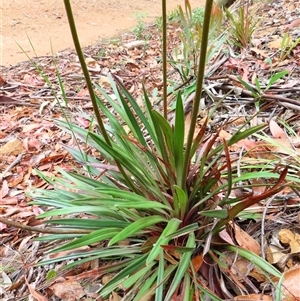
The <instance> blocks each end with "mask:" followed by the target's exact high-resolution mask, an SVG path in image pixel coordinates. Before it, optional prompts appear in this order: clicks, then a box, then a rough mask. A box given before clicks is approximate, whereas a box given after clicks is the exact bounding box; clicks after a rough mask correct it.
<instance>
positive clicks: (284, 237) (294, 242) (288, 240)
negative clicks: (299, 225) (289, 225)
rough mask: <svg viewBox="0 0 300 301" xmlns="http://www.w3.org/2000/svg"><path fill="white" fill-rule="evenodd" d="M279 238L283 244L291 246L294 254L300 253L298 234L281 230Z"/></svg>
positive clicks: (299, 236) (299, 237)
mask: <svg viewBox="0 0 300 301" xmlns="http://www.w3.org/2000/svg"><path fill="white" fill-rule="evenodd" d="M278 238H279V240H280V241H281V243H282V244H285V245H289V246H290V248H291V253H292V254H295V253H298V252H300V235H299V234H298V233H293V232H292V231H291V230H289V229H281V230H280V231H279V232H278Z"/></svg>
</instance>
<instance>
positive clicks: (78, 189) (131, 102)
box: [31, 0, 287, 301]
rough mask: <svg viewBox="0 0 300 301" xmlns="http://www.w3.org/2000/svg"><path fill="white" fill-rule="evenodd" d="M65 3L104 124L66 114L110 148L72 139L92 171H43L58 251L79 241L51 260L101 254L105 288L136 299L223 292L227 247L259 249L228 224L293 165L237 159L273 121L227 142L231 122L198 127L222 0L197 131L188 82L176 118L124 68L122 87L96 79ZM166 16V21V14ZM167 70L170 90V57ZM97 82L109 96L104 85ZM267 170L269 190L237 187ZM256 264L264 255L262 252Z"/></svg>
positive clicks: (87, 137)
mask: <svg viewBox="0 0 300 301" xmlns="http://www.w3.org/2000/svg"><path fill="white" fill-rule="evenodd" d="M164 4H165V3H163V7H165V5H164ZM65 6H66V10H67V13H68V17H69V23H70V27H71V31H72V34H73V39H74V42H75V46H76V50H77V53H78V57H79V60H80V61H81V64H82V69H83V72H84V74H85V76H86V80H87V85H88V87H89V91H90V95H91V99H92V101H93V106H94V112H95V117H96V118H95V120H96V121H97V129H96V130H94V131H92V130H86V129H83V128H81V127H77V126H75V125H72V124H70V123H68V122H63V121H57V122H58V124H59V126H61V127H63V128H64V129H66V130H69V131H70V133H72V134H74V135H75V136H76V139H79V140H81V141H82V142H84V143H86V144H87V145H88V146H89V147H92V148H94V149H96V150H97V151H98V152H99V153H100V154H101V157H100V158H95V157H92V156H90V155H89V154H87V153H84V152H83V151H82V150H78V149H73V148H70V147H68V150H69V152H70V153H71V154H72V155H73V156H74V157H75V158H76V159H77V160H78V161H79V162H80V163H81V164H82V166H83V167H84V168H83V171H82V172H66V171H64V170H62V169H60V170H59V171H60V174H61V176H60V177H55V178H49V177H47V176H45V175H43V174H42V173H40V172H39V175H40V176H41V177H42V178H43V179H45V180H46V181H47V182H48V183H50V184H51V185H52V186H53V190H42V189H37V190H34V191H33V192H32V193H31V196H32V198H33V203H34V204H38V205H43V206H48V208H49V210H48V211H46V212H45V213H43V214H41V215H40V216H39V218H46V219H45V223H46V224H47V225H56V227H57V230H58V232H57V233H58V234H52V235H48V236H44V237H43V238H40V239H41V240H55V241H57V245H58V246H57V247H56V248H55V249H53V250H52V251H51V252H52V253H57V252H65V251H69V252H67V255H62V256H60V257H58V258H54V259H50V260H45V261H43V262H42V263H41V264H49V263H55V262H59V261H62V260H66V261H70V260H71V263H69V264H68V267H72V266H75V265H80V264H83V263H85V262H88V261H92V260H99V262H100V264H101V266H100V268H98V269H97V273H98V274H99V275H105V274H110V275H113V277H111V280H110V281H108V282H107V283H106V284H105V285H104V286H103V287H101V289H100V290H99V294H101V295H102V296H103V297H104V298H107V297H108V296H110V294H112V292H118V293H119V294H120V295H122V296H123V299H124V300H136V301H140V300H157V301H159V300H165V301H168V300H194V299H195V300H199V298H201V300H202V299H203V298H204V296H206V297H210V298H211V299H212V300H221V299H222V298H223V297H224V292H223V291H222V288H221V286H220V282H219V281H217V279H219V277H220V275H221V274H223V275H224V277H225V278H226V277H227V276H226V275H227V274H226V263H225V261H224V260H222V259H220V258H221V257H220V254H221V253H222V249H226V248H227V249H230V250H235V251H236V252H239V253H240V254H241V256H244V257H247V256H248V257H249V258H250V257H251V256H252V257H253V256H254V255H253V254H250V253H249V252H246V251H243V252H242V251H241V250H240V249H239V248H236V247H233V246H228V243H226V242H225V241H222V240H221V242H220V237H219V236H218V233H219V232H220V231H221V230H224V229H226V225H227V224H228V223H229V222H230V221H231V220H232V219H234V218H235V217H236V216H237V215H238V214H239V213H240V212H241V211H243V210H244V209H245V208H247V207H249V206H251V205H252V204H254V203H256V202H259V201H260V200H262V199H265V198H267V197H269V196H272V195H273V194H275V193H277V192H278V191H279V190H280V189H281V188H282V185H283V183H284V181H285V176H286V173H287V171H286V170H285V169H281V170H279V171H277V170H276V171H274V167H273V166H272V165H270V166H268V165H266V164H261V165H260V164H259V163H257V164H252V165H251V166H250V165H249V164H245V165H243V164H242V163H241V164H240V166H239V169H237V164H236V158H233V157H232V156H231V154H230V151H229V147H230V146H232V145H233V144H235V143H236V142H238V141H240V140H241V139H244V138H246V137H248V136H250V135H251V134H253V133H255V132H258V131H259V130H261V129H262V128H263V127H264V125H261V126H256V127H251V128H248V129H246V128H241V129H238V130H237V131H236V133H235V134H234V135H233V136H232V138H231V139H230V140H229V141H227V142H225V141H221V143H220V142H219V143H217V141H220V140H219V132H220V130H221V129H219V130H217V131H216V133H213V134H209V133H208V131H207V122H205V123H204V124H203V126H202V127H201V129H200V130H199V131H197V132H196V133H195V128H196V126H195V125H196V121H197V114H198V108H199V103H200V96H201V93H202V83H203V78H204V70H205V62H206V59H205V57H206V48H207V42H208V31H209V24H210V22H209V21H210V13H211V7H212V1H211V0H207V3H206V8H205V14H204V23H203V34H202V41H201V47H200V49H199V52H200V61H199V70H198V77H197V88H196V96H195V100H194V103H193V110H192V120H191V126H190V128H189V132H188V134H187V137H185V114H184V109H183V108H184V100H183V99H182V97H181V94H180V91H179V93H178V96H177V101H176V111H175V118H174V123H173V124H170V122H169V121H168V120H167V118H166V116H167V111H166V107H167V106H166V98H164V111H163V113H161V112H159V111H157V110H155V109H153V107H152V105H151V102H150V100H149V98H148V95H147V92H146V91H144V94H143V95H144V104H145V107H144V110H142V109H141V108H140V106H139V104H138V103H137V101H136V100H135V99H134V97H133V96H132V95H131V94H130V93H129V92H128V91H127V90H126V88H125V87H124V86H123V85H122V83H121V82H120V81H119V80H118V79H117V78H113V77H111V85H112V89H113V91H114V95H113V96H112V95H108V94H107V93H106V92H105V91H103V90H102V89H101V88H100V87H98V86H94V87H93V85H92V83H91V81H90V78H89V74H88V71H87V68H86V65H85V63H84V58H83V54H82V51H81V48H80V45H79V42H78V38H77V34H76V29H75V23H74V20H73V16H72V12H71V7H70V4H69V1H68V0H65ZM163 20H164V21H166V16H165V14H163ZM163 23H164V30H163V32H164V38H163V40H164V46H165V43H166V24H165V22H163ZM165 49H166V47H164V54H163V56H164V61H165V62H166V51H165ZM163 74H164V79H165V80H164V89H165V90H166V64H164V70H163ZM94 88H95V89H97V90H98V92H99V91H100V92H101V94H102V96H103V97H104V100H101V98H99V97H98V96H97V95H96V94H99V93H94ZM164 95H166V94H164ZM107 104H109V106H108V105H107ZM116 115H117V117H116ZM103 116H104V117H105V120H107V122H106V123H105V124H104V122H103V120H102V118H104V117H103ZM125 129H126V130H125ZM241 171H242V172H241ZM258 177H264V178H269V179H270V181H269V182H270V183H271V184H270V187H269V188H267V189H266V191H265V192H264V193H262V194H260V195H255V196H254V195H253V194H252V193H251V191H250V192H245V193H242V194H240V195H239V196H238V197H237V196H235V197H233V196H234V195H235V194H233V193H232V192H233V191H234V189H236V188H238V189H239V190H242V189H243V188H247V189H248V190H249V182H251V180H252V179H256V178H258ZM245 191H247V190H245ZM59 230H63V231H61V232H60V231H59ZM64 231H65V232H64ZM215 238H218V239H217V240H215ZM66 240H67V242H66ZM216 241H217V242H216ZM83 247H85V248H83ZM70 250H74V251H73V252H70ZM252 257H251V258H252ZM256 264H258V265H260V264H261V265H262V262H261V261H259V259H257V260H256ZM264 264H265V266H264V268H265V270H267V271H268V272H269V273H270V274H272V275H275V276H278V277H280V273H279V272H278V271H277V270H276V269H275V268H273V267H272V266H270V265H268V264H267V263H264ZM200 275H201V277H199V276H200Z"/></svg>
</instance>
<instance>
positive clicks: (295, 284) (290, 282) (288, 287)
mask: <svg viewBox="0 0 300 301" xmlns="http://www.w3.org/2000/svg"><path fill="white" fill-rule="evenodd" d="M283 277H284V278H283V282H282V287H281V290H282V291H281V297H282V298H283V300H284V301H299V298H300V286H299V279H300V267H298V268H296V269H291V270H288V271H286V272H284V273H283Z"/></svg>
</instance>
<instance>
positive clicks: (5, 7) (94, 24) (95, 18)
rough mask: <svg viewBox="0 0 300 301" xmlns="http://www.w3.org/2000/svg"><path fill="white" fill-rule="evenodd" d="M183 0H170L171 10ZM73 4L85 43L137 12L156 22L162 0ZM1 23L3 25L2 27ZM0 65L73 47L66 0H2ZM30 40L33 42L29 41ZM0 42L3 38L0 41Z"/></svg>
mask: <svg viewBox="0 0 300 301" xmlns="http://www.w3.org/2000/svg"><path fill="white" fill-rule="evenodd" d="M183 3H184V1H182V0H168V1H167V9H168V10H169V11H170V10H172V9H174V8H176V7H177V6H178V5H179V4H180V5H183ZM204 3H205V1H204V0H192V1H191V4H192V7H193V8H194V7H196V6H203V5H204ZM71 5H72V8H73V13H74V16H75V20H76V21H77V27H78V33H79V36H80V41H81V43H82V46H88V45H92V44H95V43H97V42H100V41H101V39H103V38H109V37H113V36H115V35H118V34H120V33H121V32H122V31H124V30H128V29H131V28H132V27H133V26H135V25H136V23H137V20H136V15H137V14H143V15H147V18H145V21H147V22H154V21H155V17H157V16H160V15H161V1H160V0H139V1H134V0H125V1H121V0H72V1H71ZM1 22H2V26H1ZM1 37H2V43H1V44H0V54H1V56H0V65H4V66H8V65H10V64H12V65H14V64H16V63H18V62H20V61H25V60H27V57H26V55H25V54H24V53H23V52H22V50H21V49H20V48H19V46H18V45H17V44H19V45H20V46H21V47H22V48H23V49H24V51H26V53H27V54H28V56H29V57H33V56H34V55H35V53H34V51H33V49H32V47H31V45H30V41H31V43H32V45H33V46H34V49H35V52H36V54H37V55H38V56H43V55H51V53H52V51H51V47H52V49H53V52H54V54H55V53H56V52H57V51H61V50H64V49H66V48H69V47H70V48H72V47H73V43H72V40H71V35H70V30H69V26H68V21H67V16H66V13H65V8H64V3H63V0H26V1H24V0H9V1H2V0H0V38H1ZM29 40H30V41H29ZM0 42H1V40H0Z"/></svg>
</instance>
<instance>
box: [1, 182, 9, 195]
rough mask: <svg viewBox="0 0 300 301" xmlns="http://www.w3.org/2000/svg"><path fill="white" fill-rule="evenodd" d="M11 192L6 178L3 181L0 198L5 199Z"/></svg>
mask: <svg viewBox="0 0 300 301" xmlns="http://www.w3.org/2000/svg"><path fill="white" fill-rule="evenodd" d="M8 192H9V187H8V183H7V181H6V180H4V181H3V182H2V187H1V190H0V200H1V199H3V198H4V197H5V196H6V195H7V194H8Z"/></svg>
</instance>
